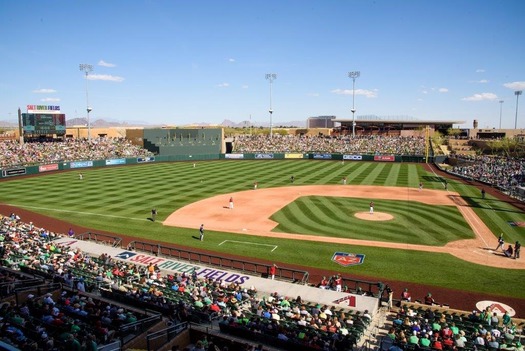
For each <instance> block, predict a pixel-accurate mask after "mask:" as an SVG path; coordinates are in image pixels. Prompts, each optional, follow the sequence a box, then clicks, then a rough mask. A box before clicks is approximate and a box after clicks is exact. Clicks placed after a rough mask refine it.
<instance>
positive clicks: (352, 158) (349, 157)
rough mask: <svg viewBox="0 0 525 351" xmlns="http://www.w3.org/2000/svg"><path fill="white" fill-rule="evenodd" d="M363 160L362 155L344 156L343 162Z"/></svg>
mask: <svg viewBox="0 0 525 351" xmlns="http://www.w3.org/2000/svg"><path fill="white" fill-rule="evenodd" d="M362 159H363V156H361V155H343V160H352V161H361V160H362Z"/></svg>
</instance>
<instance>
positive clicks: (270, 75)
mask: <svg viewBox="0 0 525 351" xmlns="http://www.w3.org/2000/svg"><path fill="white" fill-rule="evenodd" d="M266 79H268V81H269V82H270V109H269V110H268V112H270V138H271V137H273V124H272V114H273V110H272V83H273V81H274V80H275V79H277V74H275V73H267V74H266Z"/></svg>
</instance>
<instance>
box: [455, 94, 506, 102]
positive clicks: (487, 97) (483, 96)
mask: <svg viewBox="0 0 525 351" xmlns="http://www.w3.org/2000/svg"><path fill="white" fill-rule="evenodd" d="M497 99H498V96H497V95H496V94H494V93H481V94H474V95H472V96H469V97H465V98H463V99H461V100H463V101H486V100H489V101H490V100H497Z"/></svg>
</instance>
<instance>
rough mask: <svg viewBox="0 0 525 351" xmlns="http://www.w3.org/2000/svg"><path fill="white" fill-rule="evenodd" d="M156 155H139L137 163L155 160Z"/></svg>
mask: <svg viewBox="0 0 525 351" xmlns="http://www.w3.org/2000/svg"><path fill="white" fill-rule="evenodd" d="M154 161H155V157H153V156H149V157H137V163H144V162H154Z"/></svg>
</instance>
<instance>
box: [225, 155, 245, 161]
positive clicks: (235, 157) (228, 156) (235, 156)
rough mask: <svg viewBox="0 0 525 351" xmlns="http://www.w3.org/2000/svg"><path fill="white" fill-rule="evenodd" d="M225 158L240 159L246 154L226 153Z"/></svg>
mask: <svg viewBox="0 0 525 351" xmlns="http://www.w3.org/2000/svg"><path fill="white" fill-rule="evenodd" d="M224 158H229V159H234V160H240V159H243V158H244V154H225V155H224Z"/></svg>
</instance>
